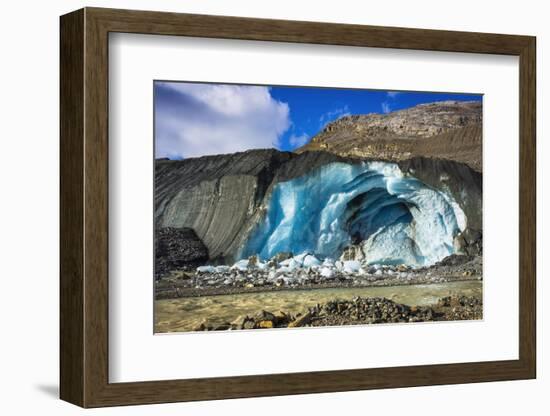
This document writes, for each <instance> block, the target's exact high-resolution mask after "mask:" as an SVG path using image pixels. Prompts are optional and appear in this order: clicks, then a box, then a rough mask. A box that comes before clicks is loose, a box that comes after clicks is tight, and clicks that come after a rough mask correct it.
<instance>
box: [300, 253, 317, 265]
mask: <svg viewBox="0 0 550 416" xmlns="http://www.w3.org/2000/svg"><path fill="white" fill-rule="evenodd" d="M320 265H321V262H320V261H319V259H318V258H317V257H315V256H313V255H311V254H308V255H307V256H306V257H305V258H304V261H303V263H302V266H303V267H317V266H320Z"/></svg>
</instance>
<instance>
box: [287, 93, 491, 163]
mask: <svg viewBox="0 0 550 416" xmlns="http://www.w3.org/2000/svg"><path fill="white" fill-rule="evenodd" d="M481 140H482V108H481V103H480V102H474V101H472V102H460V101H443V102H436V103H431V104H421V105H418V106H416V107H412V108H408V109H405V110H400V111H395V112H392V113H389V114H367V115H352V116H346V117H342V118H340V119H338V120H336V121H334V122H332V123H329V124H328V125H327V126H326V127H325V128H324V129H323V130H322V131H321V132H320V133H319V134H317V135H316V136H314V137H313V138H312V139H311V141H310V142H309V143H308V144H306V145H305V146H303V147H301V148H300V149H298V150H297V153H301V152H305V151H317V150H323V151H328V152H331V153H335V154H338V155H341V156H350V157H360V158H377V159H382V160H388V161H401V160H406V159H410V158H412V157H415V156H424V157H430V158H439V159H448V160H453V161H457V162H462V163H465V164H467V165H469V166H470V167H471V168H473V169H475V170H476V171H478V172H481V171H482V157H481Z"/></svg>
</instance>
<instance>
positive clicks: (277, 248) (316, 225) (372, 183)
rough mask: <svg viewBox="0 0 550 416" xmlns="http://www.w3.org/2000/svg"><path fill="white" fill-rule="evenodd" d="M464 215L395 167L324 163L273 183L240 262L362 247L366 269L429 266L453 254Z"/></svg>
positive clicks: (326, 255) (323, 255) (320, 255)
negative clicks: (283, 254)
mask: <svg viewBox="0 0 550 416" xmlns="http://www.w3.org/2000/svg"><path fill="white" fill-rule="evenodd" d="M466 222H467V218H466V216H465V214H464V212H463V211H462V210H461V208H460V206H459V204H458V203H456V201H455V200H454V199H453V197H452V196H451V195H450V194H447V193H444V192H442V191H440V190H437V189H435V188H432V187H430V186H428V185H426V184H425V183H423V182H421V181H420V180H418V179H416V178H415V177H413V176H411V175H410V174H404V173H403V172H402V171H401V169H400V168H399V166H398V165H397V164H394V163H388V162H378V161H367V162H362V163H358V164H348V163H341V162H334V163H329V164H326V165H324V166H321V167H319V168H317V169H315V170H313V171H311V172H309V173H307V174H306V175H303V176H300V177H297V178H294V179H291V180H288V181H284V182H279V183H277V184H276V185H275V186H274V187H273V189H272V192H271V195H270V196H269V198H267V200H266V203H265V213H264V216H263V218H262V220H261V221H260V222H259V224H258V225H257V226H256V228H255V229H254V230H253V231H252V233H251V234H250V236H249V238H248V240H247V242H246V244H245V245H244V247H243V248H242V250H241V252H240V258H246V257H248V256H250V255H253V254H258V255H259V256H260V258H262V259H269V258H271V257H272V256H274V255H275V254H277V253H280V252H293V253H313V254H314V255H315V256H317V257H318V258H320V259H323V258H337V257H339V256H340V254H341V253H342V251H343V250H344V249H345V248H346V247H348V246H350V245H360V246H361V249H362V251H363V254H364V260H365V261H366V263H368V264H406V265H410V266H429V265H431V264H434V263H436V262H437V261H440V260H441V259H443V258H444V257H446V256H448V255H451V254H453V253H454V252H455V246H454V239H455V237H456V236H457V235H458V234H459V233H460V232H461V231H463V230H464V229H465V228H466V225H467V224H466Z"/></svg>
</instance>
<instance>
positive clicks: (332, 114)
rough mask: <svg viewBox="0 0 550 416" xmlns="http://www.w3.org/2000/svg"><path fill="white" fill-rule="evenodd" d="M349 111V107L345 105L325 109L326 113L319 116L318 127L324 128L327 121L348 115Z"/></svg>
mask: <svg viewBox="0 0 550 416" xmlns="http://www.w3.org/2000/svg"><path fill="white" fill-rule="evenodd" d="M350 114H351V113H350V111H349V107H348V106H347V105H345V106H343V107H341V108H336V109H334V110H331V111H327V112H326V113H324V114H322V115H321V117H319V127H320V128H324V127H325V126H326V125H327V124H328V123H330V122H332V121H334V120H337V119H339V118H342V117H345V116H349V115H350Z"/></svg>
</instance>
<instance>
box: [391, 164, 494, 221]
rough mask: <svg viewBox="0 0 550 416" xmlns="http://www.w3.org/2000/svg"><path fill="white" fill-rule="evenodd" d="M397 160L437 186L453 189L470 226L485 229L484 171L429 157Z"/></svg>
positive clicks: (410, 171)
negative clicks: (483, 202) (483, 227)
mask: <svg viewBox="0 0 550 416" xmlns="http://www.w3.org/2000/svg"><path fill="white" fill-rule="evenodd" d="M397 164H398V165H399V167H400V168H401V170H402V171H403V172H408V173H409V174H411V175H412V176H414V177H415V178H417V179H419V180H421V181H422V182H424V183H425V184H427V185H430V186H432V187H433V188H436V189H440V190H443V191H447V192H448V193H450V194H451V195H452V196H453V198H454V199H455V201H456V202H457V203H458V204H459V205H460V207H461V208H462V210H463V211H464V213H465V214H466V217H467V221H468V223H467V226H468V228H471V229H472V230H475V231H481V230H482V221H483V220H482V211H481V209H482V191H483V178H482V175H481V173H479V172H476V171H475V170H473V169H471V168H470V167H469V166H467V165H465V164H463V163H457V162H454V161H452V160H444V159H431V158H426V157H415V158H412V159H408V160H404V161H400V162H398V163H397Z"/></svg>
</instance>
